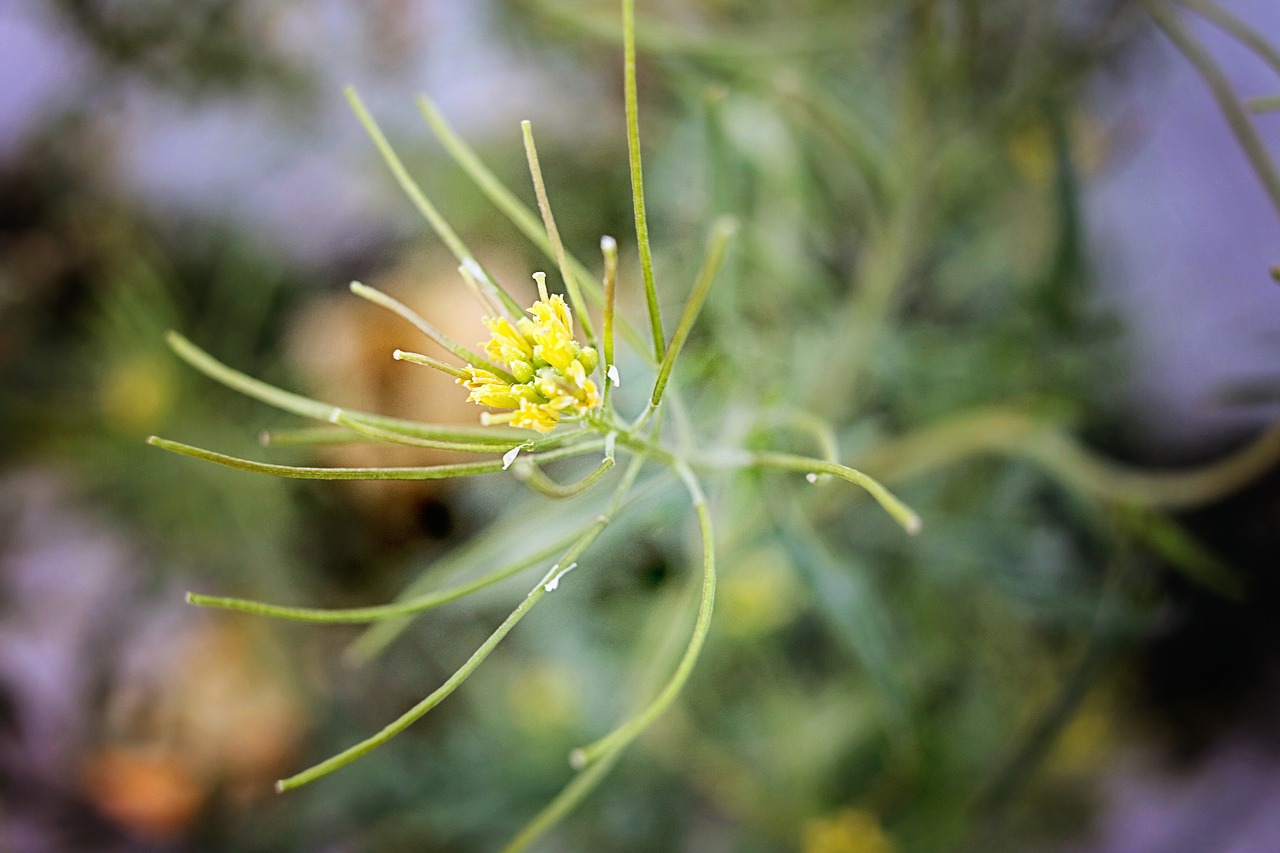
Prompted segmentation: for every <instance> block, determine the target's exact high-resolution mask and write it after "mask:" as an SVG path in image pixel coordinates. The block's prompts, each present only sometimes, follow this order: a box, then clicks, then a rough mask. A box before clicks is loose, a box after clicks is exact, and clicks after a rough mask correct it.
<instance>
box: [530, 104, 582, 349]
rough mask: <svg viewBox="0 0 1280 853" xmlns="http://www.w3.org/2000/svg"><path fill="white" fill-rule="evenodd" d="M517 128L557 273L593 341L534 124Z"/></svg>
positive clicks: (580, 320)
mask: <svg viewBox="0 0 1280 853" xmlns="http://www.w3.org/2000/svg"><path fill="white" fill-rule="evenodd" d="M520 132H521V134H522V136H523V137H524V153H525V157H526V158H528V160H529V174H530V175H531V176H532V178H533V193H534V195H535V196H536V197H537V199H538V211H539V212H540V213H541V214H542V224H543V227H545V228H546V229H547V240H548V241H550V243H551V249H552V251H553V252H554V253H555V257H556V264H557V265H559V267H560V277H561V278H562V279H564V286H565V289H566V290H567V291H568V292H569V301H570V302H572V303H573V310H574V311H577V312H578V322H579V323H580V324H581V325H582V332H583V334H584V335H586V338H587V343H588V344H590V345H591V346H593V347H594V346H595V345H596V333H595V330H594V329H593V328H592V326H591V315H589V314H588V313H587V304H586V303H585V302H583V301H582V289H581V288H579V287H578V280H577V279H576V278H574V275H573V272H572V271H571V270H570V269H569V259H568V257H567V256H566V254H565V251H564V242H563V241H561V239H560V229H559V228H557V227H556V218H555V215H554V214H553V213H552V212H551V200H550V199H549V198H547V185H546V183H545V182H544V181H543V179H542V166H541V165H539V163H538V146H537V144H536V143H534V141H533V125H532V124H531V123H530V122H529V121H527V120H526V121H522V122H520Z"/></svg>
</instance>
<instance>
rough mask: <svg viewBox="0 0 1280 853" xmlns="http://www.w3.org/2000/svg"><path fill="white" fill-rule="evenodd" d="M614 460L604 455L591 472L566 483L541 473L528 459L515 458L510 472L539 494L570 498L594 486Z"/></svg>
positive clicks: (611, 467) (608, 469) (609, 468)
mask: <svg viewBox="0 0 1280 853" xmlns="http://www.w3.org/2000/svg"><path fill="white" fill-rule="evenodd" d="M613 465H614V460H613V457H612V456H606V457H605V458H604V459H603V460H602V461H601V462H600V464H599V465H597V466H596V467H595V468H594V469H593V470H592V471H591V473H589V474H587V475H586V476H585V477H583V478H582V479H581V480H578V481H576V482H573V483H569V484H567V485H561V484H560V483H557V482H556V481H555V480H552V479H551V478H550V477H548V476H547V475H546V474H544V473H542V469H541V468H539V467H538V466H537V465H536V464H535V463H534V462H533V461H532V460H530V459H527V458H526V459H517V460H516V463H515V466H514V467H513V468H512V469H511V472H512V473H513V474H515V476H516V479H517V480H519V481H520V482H522V483H524V484H525V485H526V486H528V487H529V488H531V489H533V490H534V491H535V492H538V493H539V494H542V495H546V496H547V497H549V498H571V497H574V496H575V495H580V494H582V493H583V492H585V491H586V490H587V489H589V488H591V487H592V486H594V485H595V484H596V483H598V482H599V481H600V478H601V477H603V476H604V475H605V474H607V473H609V471H611V470H612V469H613Z"/></svg>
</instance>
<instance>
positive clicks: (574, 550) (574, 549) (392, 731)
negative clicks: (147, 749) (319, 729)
mask: <svg viewBox="0 0 1280 853" xmlns="http://www.w3.org/2000/svg"><path fill="white" fill-rule="evenodd" d="M608 522H609V519H608V518H607V517H605V516H601V517H600V518H599V519H598V520H597V521H596V523H595V524H593V525H592V526H591V528H590V529H588V530H587V532H586V533H584V534H583V535H582V536H580V537H579V538H578V540H577V541H576V542H574V544H573V545H571V546H570V547H569V549H568V550H567V551H565V553H564V554H563V555H562V556H561V557H560V559H559V560H557V561H556V563H555V565H553V566H552V567H551V569H550V570H549V571H548V572H547V573H546V575H544V576H543V578H542V579H541V580H540V581H538V584H537V586H535V587H534V588H533V589H531V590H530V591H529V594H528V595H526V596H525V597H524V599H523V600H522V601H521V602H520V604H519V605H518V606H517V607H516V609H515V610H513V611H511V615H509V616H508V617H507V618H506V619H504V620H503V622H502V624H501V625H499V626H498V627H497V628H496V629H495V630H494V632H493V633H492V634H490V635H489V636H488V637H487V638H486V639H485V641H484V642H483V643H481V644H480V646H479V647H478V648H477V649H476V650H475V651H474V652H472V653H471V657H469V658H467V662H466V663H464V664H463V665H462V666H460V667H459V668H458V669H457V671H455V672H454V673H453V675H451V676H449V678H448V679H447V680H446V681H445V682H444V684H442V685H440V686H439V687H438V688H436V689H435V690H434V691H433V692H432V693H431V694H430V695H429V696H427V697H426V698H425V699H423V700H422V701H421V702H419V703H418V704H417V705H414V706H413V707H412V708H410V709H409V710H408V711H406V712H405V713H404V714H402V715H401V716H399V717H398V718H396V719H395V720H394V721H392V722H391V723H389V724H388V725H387V726H386V727H384V728H383V729H382V730H381V731H380V732H378V733H377V734H375V735H373V736H372V737H369V738H366V739H365V740H362V741H361V742H360V743H358V744H356V745H355V746H352V747H349V748H347V749H345V750H343V751H342V752H340V753H338V754H337V755H335V756H333V757H332V758H329V759H326V760H325V761H322V762H320V763H319V764H317V765H315V766H314V767H311V768H308V769H307V770H304V771H302V772H301V773H297V774H295V775H293V776H290V777H289V778H287V779H281V780H280V781H279V782H277V783H276V790H278V791H280V792H284V791H289V790H292V789H294V788H299V787H301V786H303V785H306V784H307V783H309V782H314V781H315V780H316V779H319V778H321V777H322V776H327V775H329V774H330V773H332V772H333V771H335V770H340V769H341V768H343V767H346V766H347V765H348V764H350V763H351V762H353V761H355V760H356V759H357V758H360V757H362V756H364V755H368V754H369V753H370V752H372V751H373V750H375V749H377V748H378V747H380V746H382V745H383V744H384V743H386V742H387V741H389V740H391V739H392V738H393V737H395V736H396V735H398V734H400V733H401V732H402V731H404V730H405V729H407V728H409V726H411V725H413V724H414V723H415V722H417V721H418V720H419V719H421V718H422V717H423V715H425V714H426V713H427V712H428V711H430V710H431V709H432V708H434V707H435V706H436V705H439V704H440V703H441V702H442V701H444V699H445V698H446V697H448V696H449V694H451V693H453V691H455V690H457V689H458V687H459V686H461V684H462V683H463V682H464V681H466V680H467V679H468V678H469V677H470V676H471V674H472V673H473V672H475V671H476V669H477V668H478V667H479V666H480V664H482V663H483V662H484V660H485V658H487V657H489V655H490V654H491V653H492V652H493V650H494V649H495V648H497V647H498V644H499V643H500V642H502V640H503V638H504V637H506V636H507V634H509V633H511V629H512V628H514V627H515V626H516V625H517V624H519V622H520V620H521V619H523V618H524V617H525V614H527V613H528V612H529V611H530V610H532V609H533V606H534V605H535V604H537V603H538V601H540V600H541V599H542V596H544V595H546V594H547V593H548V592H550V591H552V590H554V589H555V588H556V584H557V583H558V582H559V580H560V578H561V576H562V575H563V574H564V573H565V572H567V571H568V570H569V569H571V568H573V566H574V564H575V561H576V560H577V559H578V557H579V556H581V554H582V552H583V551H585V550H586V549H587V548H588V547H589V546H590V545H591V543H593V542H595V540H596V538H597V537H598V536H599V535H600V532H601V531H602V530H604V528H605V525H606V524H608Z"/></svg>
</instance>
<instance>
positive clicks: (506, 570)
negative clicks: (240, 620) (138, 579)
mask: <svg viewBox="0 0 1280 853" xmlns="http://www.w3.org/2000/svg"><path fill="white" fill-rule="evenodd" d="M599 524H600V521H599V520H598V519H597V521H596V522H595V523H594V524H592V525H591V527H588V528H586V529H585V530H578V531H575V532H574V533H572V534H570V535H569V536H566V537H561V538H560V539H558V540H556V541H555V542H553V543H552V544H550V545H548V546H547V547H545V548H543V549H541V550H539V551H537V552H535V553H533V554H530V555H529V556H528V557H525V558H523V559H521V560H518V561H516V562H514V563H512V564H511V565H508V566H503V567H502V568H499V569H495V570H494V571H492V572H490V573H489V574H486V575H483V576H482V577H479V578H476V579H475V580H473V581H471V582H469V583H465V584H462V585H460V586H457V587H454V588H453V589H447V590H442V591H440V592H433V593H429V594H427V595H419V596H414V597H413V598H408V599H405V600H403V601H395V602H392V603H391V604H380V605H374V606H372V607H344V608H321V607H289V606H283V605H278V604H268V603H266V602H262V601H253V600H250V599H247V598H226V597H223V596H216V595H201V594H200V593H195V592H188V593H187V603H189V604H194V605H196V606H197V607H213V608H217V609H220V610H236V611H239V612H241V613H251V614H254V615H255V616H266V617H268V618H271V619H285V620H288V621H292V622H315V623H322V624H352V623H367V622H377V621H380V620H382V619H391V618H395V617H400V616H413V615H415V614H418V613H422V612H424V611H426V610H431V609H433V608H436V607H439V606H441V605H443V604H448V603H449V602H451V601H457V600H458V599H460V598H463V597H465V596H468V595H470V594H471V593H473V592H479V591H480V590H482V589H485V588H486V587H490V586H493V585H494V584H496V583H499V582H501V581H504V580H506V579H507V578H509V577H512V576H513V575H516V574H519V573H520V572H522V571H524V570H525V569H528V568H531V567H532V566H535V565H537V564H538V563H541V562H542V561H543V560H548V559H550V558H551V557H554V556H555V555H556V554H558V553H560V552H561V551H563V550H564V549H565V548H568V547H569V546H570V545H572V544H573V542H574V541H575V540H577V539H579V538H581V537H582V536H585V535H586V534H587V533H589V532H590V531H591V530H592V529H593V528H595V527H596V526H597V525H599Z"/></svg>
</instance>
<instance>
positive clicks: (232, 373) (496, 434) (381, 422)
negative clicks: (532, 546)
mask: <svg viewBox="0 0 1280 853" xmlns="http://www.w3.org/2000/svg"><path fill="white" fill-rule="evenodd" d="M165 341H166V342H167V343H168V344H169V348H170V349H172V350H173V352H174V353H175V354H176V355H177V356H178V357H179V358H181V359H182V360H183V361H185V362H186V363H187V364H189V365H191V366H192V367H194V368H195V369H196V370H198V371H200V372H201V373H203V374H204V375H205V376H207V377H209V378H210V379H212V380H214V381H215V382H219V383H221V384H223V385H225V386H227V387H228V388H231V389H232V390H234V391H239V392H240V393H241V394H244V395H245V396H246V397H251V398H253V399H255V400H257V401H259V402H261V403H266V404H267V405H268V406H273V407H275V408H277V409H280V410H282V411H285V412H289V413H290V414H294V415H298V416H299V417H303V418H310V419H312V420H317V421H328V420H329V416H330V415H331V414H333V409H334V406H333V404H332V403H324V402H321V401H319V400H313V399H311V398H309V397H303V396H302V395H301V394H294V393H293V392H291V391H285V390H283V389H281V388H277V387H275V386H274V385H271V384H269V383H266V382H263V381H262V380H261V379H255V378H253V377H252V376H249V375H248V374H245V373H241V372H240V371H238V370H236V369H234V368H232V367H228V366H227V365H225V364H223V363H222V362H220V361H218V360H217V359H216V358H214V357H213V356H211V355H209V354H208V353H207V352H205V351H204V350H202V349H200V347H198V346H196V345H195V344H193V343H192V342H191V341H189V340H187V339H186V338H185V337H183V336H182V335H180V334H178V333H177V332H173V331H170V332H169V333H168V334H166V335H165ZM347 415H348V416H350V417H352V418H355V419H357V420H359V421H360V422H361V423H364V424H368V425H370V426H376V427H381V428H382V429H389V430H394V431H396V432H398V433H400V434H402V435H416V436H419V437H421V438H432V439H438V440H441V441H458V442H481V443H487V444H493V445H495V446H498V447H500V448H504V449H505V448H510V447H511V446H513V445H515V444H521V443H523V442H524V441H527V439H525V438H523V437H521V436H520V435H519V434H518V433H515V432H513V431H507V430H494V429H492V428H486V427H479V426H477V427H470V428H468V427H457V426H441V425H436V424H424V423H419V422H417V421H407V420H404V419H402V418H390V417H386V416H385V415H376V414H373V413H371V412H353V411H348V412H347Z"/></svg>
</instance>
